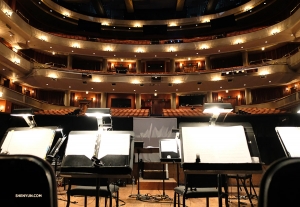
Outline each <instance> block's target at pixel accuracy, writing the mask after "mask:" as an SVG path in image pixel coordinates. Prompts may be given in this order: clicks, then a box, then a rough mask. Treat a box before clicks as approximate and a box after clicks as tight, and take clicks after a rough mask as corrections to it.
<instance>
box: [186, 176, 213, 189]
mask: <svg viewBox="0 0 300 207" xmlns="http://www.w3.org/2000/svg"><path fill="white" fill-rule="evenodd" d="M185 186H186V187H187V188H189V189H190V188H211V187H216V188H217V187H218V175H216V174H186V175H185Z"/></svg>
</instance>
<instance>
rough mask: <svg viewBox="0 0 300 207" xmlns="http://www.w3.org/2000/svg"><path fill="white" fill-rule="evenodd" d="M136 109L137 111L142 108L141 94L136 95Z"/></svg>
mask: <svg viewBox="0 0 300 207" xmlns="http://www.w3.org/2000/svg"><path fill="white" fill-rule="evenodd" d="M135 108H136V109H140V108H141V94H139V93H136V94H135Z"/></svg>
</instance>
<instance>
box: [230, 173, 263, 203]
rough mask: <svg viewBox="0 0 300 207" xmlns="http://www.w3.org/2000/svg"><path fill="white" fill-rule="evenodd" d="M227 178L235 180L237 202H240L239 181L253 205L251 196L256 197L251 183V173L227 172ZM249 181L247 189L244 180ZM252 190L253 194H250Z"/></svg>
mask: <svg viewBox="0 0 300 207" xmlns="http://www.w3.org/2000/svg"><path fill="white" fill-rule="evenodd" d="M227 178H232V179H235V180H236V184H237V192H238V195H237V197H238V203H239V204H240V197H241V196H240V190H241V186H240V182H241V184H242V187H243V188H244V190H245V192H246V196H247V198H248V199H249V202H250V205H251V206H252V207H253V206H254V205H253V202H252V198H258V196H257V194H256V191H255V188H254V185H253V183H252V174H228V175H227ZM247 181H248V182H249V191H248V188H247V185H246V182H247ZM252 192H253V193H254V194H252Z"/></svg>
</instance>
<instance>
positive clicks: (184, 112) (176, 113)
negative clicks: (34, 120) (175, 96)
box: [35, 107, 287, 117]
mask: <svg viewBox="0 0 300 207" xmlns="http://www.w3.org/2000/svg"><path fill="white" fill-rule="evenodd" d="M80 112H81V111H80V109H75V110H74V109H49V110H40V111H37V112H35V114H36V115H83V114H82V113H80ZM231 113H232V114H233V112H231ZM282 113H287V112H286V111H285V110H280V109H274V108H256V107H253V108H250V107H249V108H242V109H239V111H238V113H237V114H282ZM162 115H163V116H164V117H193V116H206V115H209V114H206V113H203V109H202V108H200V107H197V108H179V109H163V114H162ZM111 116H113V117H148V116H150V110H149V109H123V108H116V109H114V108H113V109H111Z"/></svg>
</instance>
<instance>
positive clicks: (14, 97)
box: [0, 86, 77, 109]
mask: <svg viewBox="0 0 300 207" xmlns="http://www.w3.org/2000/svg"><path fill="white" fill-rule="evenodd" d="M0 92H2V98H3V99H5V100H8V101H11V102H13V103H17V104H20V105H24V106H27V107H31V108H34V109H64V108H68V109H69V108H72V109H76V108H77V107H68V106H57V105H52V104H48V103H45V102H43V101H40V100H37V99H34V98H31V97H29V96H26V95H25V94H22V93H19V92H16V91H14V90H12V89H10V88H6V87H4V86H0Z"/></svg>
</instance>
